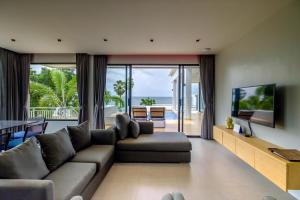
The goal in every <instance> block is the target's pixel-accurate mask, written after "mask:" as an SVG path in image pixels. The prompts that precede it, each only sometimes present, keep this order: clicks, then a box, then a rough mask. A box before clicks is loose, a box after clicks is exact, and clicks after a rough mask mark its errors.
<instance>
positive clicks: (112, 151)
mask: <svg viewBox="0 0 300 200" xmlns="http://www.w3.org/2000/svg"><path fill="white" fill-rule="evenodd" d="M118 117H119V119H121V120H117V123H116V124H117V126H116V127H113V128H110V129H106V130H92V131H89V133H90V134H89V135H90V136H89V137H90V139H89V138H85V140H86V141H87V142H88V143H89V144H88V145H87V146H84V148H82V145H81V147H80V148H82V149H78V148H76V145H75V146H74V144H78V143H80V140H81V139H80V140H77V141H76V140H74V139H73V138H72V137H71V136H70V138H71V139H70V138H69V140H72V144H73V146H74V149H75V150H76V153H75V150H74V149H73V151H74V154H73V155H72V156H71V157H70V158H69V159H67V160H66V161H65V162H64V163H63V164H61V165H59V167H57V168H55V170H52V171H51V170H50V168H49V166H48V164H47V167H48V168H49V171H48V170H47V169H44V171H45V170H47V171H48V173H47V174H46V175H45V176H43V177H42V178H34V176H35V172H32V168H35V166H34V165H30V164H32V163H31V162H29V163H30V164H29V165H27V164H28V163H27V164H26V158H27V157H30V156H31V155H26V153H25V152H26V150H24V149H26V148H24V146H25V147H26V145H27V146H28V145H29V144H30V142H31V143H32V144H33V143H34V141H33V140H32V139H30V141H25V143H23V144H22V145H20V146H17V147H16V148H14V149H12V150H8V151H7V152H5V153H0V199H1V200H2V199H3V200H27V199H28V200H70V199H71V198H72V197H73V196H76V195H81V196H82V197H83V199H84V200H87V199H90V198H91V197H92V195H93V194H94V192H95V190H96V189H97V188H98V186H99V184H100V183H101V181H102V180H103V178H104V177H105V175H106V173H107V172H108V171H109V169H110V167H111V166H112V164H113V162H114V160H117V161H119V162H172V163H173V162H174V163H175V162H176V163H182V162H183V163H187V162H190V161H191V153H190V151H191V148H192V147H191V143H190V142H189V140H188V138H187V137H186V136H185V135H184V134H183V133H153V123H152V122H139V123H136V122H134V124H135V125H137V126H138V134H136V135H135V136H134V138H133V137H131V135H132V133H131V131H137V130H136V129H132V127H131V123H130V122H131V120H130V118H129V116H128V115H126V114H123V115H119V116H117V119H118ZM68 128H69V127H68ZM77 129H78V128H77ZM79 129H80V125H79ZM124 129H126V131H125V132H126V135H124V133H125V132H122V131H124ZM76 134H77V133H76ZM122 134H123V135H122ZM77 136H78V135H77ZM124 136H126V137H124ZM81 137H82V136H80V137H79V138H81ZM121 137H122V138H121ZM77 139H78V137H77ZM34 140H36V139H34ZM48 140H49V139H48ZM82 140H84V138H82ZM39 141H40V142H41V146H42V147H43V140H41V139H39ZM56 143H57V142H56ZM72 144H71V143H70V145H71V146H72ZM59 145H60V144H58V146H59ZM36 146H37V145H36ZM77 147H78V145H77ZM35 148H36V147H35ZM44 150H46V151H47V149H44ZM30 151H31V152H30ZM30 151H29V154H35V157H40V158H37V160H38V159H40V161H38V162H36V163H41V162H44V161H43V158H42V156H41V154H42V152H41V149H40V148H36V149H35V150H30ZM33 151H34V152H33ZM37 152H38V153H37ZM27 153H28V152H27ZM44 153H45V151H44ZM58 154H60V153H58ZM12 157H13V158H12ZM31 157H32V156H31ZM58 157H60V156H59V155H58ZM16 159H19V161H20V160H25V162H24V163H25V165H24V164H22V162H18V161H16ZM34 159H35V158H34ZM41 160H42V161H41ZM44 160H45V158H44ZM6 161H8V162H6ZM45 162H46V160H45ZM8 163H10V164H8ZM17 163H19V165H16V164H17ZM46 163H47V162H46ZM14 164H15V166H14V167H15V168H19V169H13V170H12V171H13V172H16V171H17V172H18V173H20V174H22V173H21V172H24V173H27V172H26V167H29V168H30V169H29V171H31V173H32V174H33V177H31V178H25V179H24V178H22V176H21V179H17V178H16V179H8V178H7V176H6V174H3V173H1V167H2V170H4V171H10V169H9V167H10V165H14ZM41 165H45V164H43V163H41ZM38 168H39V167H37V171H38ZM44 168H46V165H45V166H44ZM42 171H43V170H42ZM41 173H42V172H41ZM43 173H46V172H43ZM12 174H13V173H12ZM25 177H26V176H25ZM1 178H2V179H1ZM3 178H5V179H3Z"/></svg>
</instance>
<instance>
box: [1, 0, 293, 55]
mask: <svg viewBox="0 0 300 200" xmlns="http://www.w3.org/2000/svg"><path fill="white" fill-rule="evenodd" d="M291 1H293V0H98V1H97V0H94V1H92V0H48V1H41V0H19V1H17V0H0V46H1V47H4V48H8V49H11V50H15V51H18V52H27V53H29V52H30V53H75V52H85V53H91V54H110V55H129V54H133V55H136V54H137V55H148V54H150V55H154V54H156V55H157V54H168V55H172V54H183V55H187V54H200V53H205V52H203V49H204V48H206V47H209V48H212V52H217V51H218V50H220V49H222V48H224V47H225V46H226V45H229V44H230V43H232V42H234V41H235V40H238V39H239V38H240V37H241V36H243V35H244V34H246V33H247V32H248V31H250V30H251V29H253V28H254V27H255V26H256V25H257V24H259V23H261V22H263V21H264V20H266V19H267V18H268V17H270V16H271V15H272V14H274V13H275V12H277V11H278V10H279V9H280V8H282V7H284V6H285V5H287V4H288V3H290V2H291ZM11 38H14V39H16V42H14V43H13V42H11V41H10V39H11ZM57 38H61V39H62V42H61V43H58V42H57ZM103 38H107V39H108V42H104V41H103ZM150 38H154V40H155V41H154V42H153V43H151V42H149V39H150ZM198 38H200V39H201V40H200V42H199V43H196V42H195V40H196V39H198Z"/></svg>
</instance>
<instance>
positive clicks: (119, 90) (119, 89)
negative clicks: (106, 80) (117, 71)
mask: <svg viewBox="0 0 300 200" xmlns="http://www.w3.org/2000/svg"><path fill="white" fill-rule="evenodd" d="M133 86H134V82H133V79H132V78H131V79H130V81H128V83H127V87H128V88H129V87H131V89H132V88H133ZM114 91H115V92H116V94H117V95H118V96H119V97H122V95H123V94H124V93H125V92H126V82H124V81H122V80H117V81H116V82H115V83H114Z"/></svg>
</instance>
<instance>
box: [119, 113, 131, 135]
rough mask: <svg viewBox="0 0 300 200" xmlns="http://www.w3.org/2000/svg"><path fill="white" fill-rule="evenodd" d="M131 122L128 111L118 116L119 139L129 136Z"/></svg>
mask: <svg viewBox="0 0 300 200" xmlns="http://www.w3.org/2000/svg"><path fill="white" fill-rule="evenodd" d="M129 123H130V117H129V115H128V114H127V113H124V114H118V115H117V116H116V128H117V132H118V138H119V139H121V140H123V139H125V138H126V137H127V136H128V129H129Z"/></svg>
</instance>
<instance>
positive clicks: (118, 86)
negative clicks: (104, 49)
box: [104, 65, 128, 128]
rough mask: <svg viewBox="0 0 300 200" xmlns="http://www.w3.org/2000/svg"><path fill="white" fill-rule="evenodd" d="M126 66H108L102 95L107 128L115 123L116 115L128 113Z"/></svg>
mask: <svg viewBox="0 0 300 200" xmlns="http://www.w3.org/2000/svg"><path fill="white" fill-rule="evenodd" d="M127 68H128V67H127V66H126V65H114V66H108V68H107V75H106V90H105V93H104V120H105V127H106V128H108V127H110V126H111V125H112V124H114V122H115V116H116V115H117V114H118V113H124V112H128V101H127V99H128V89H127V76H128V72H127V71H128V70H127Z"/></svg>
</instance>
